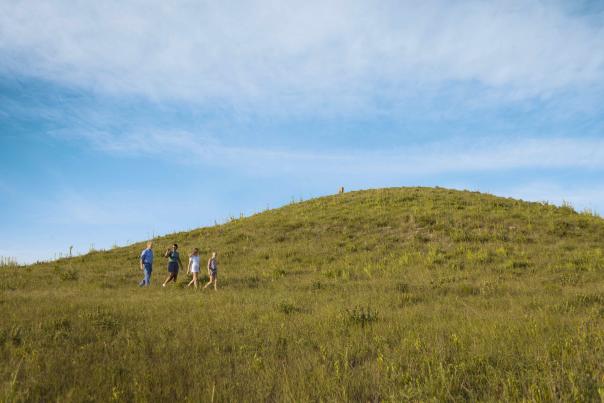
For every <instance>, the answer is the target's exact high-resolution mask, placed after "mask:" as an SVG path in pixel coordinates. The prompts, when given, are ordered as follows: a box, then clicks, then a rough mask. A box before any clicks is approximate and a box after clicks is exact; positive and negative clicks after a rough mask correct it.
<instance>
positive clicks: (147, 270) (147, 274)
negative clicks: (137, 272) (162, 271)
mask: <svg viewBox="0 0 604 403" xmlns="http://www.w3.org/2000/svg"><path fill="white" fill-rule="evenodd" d="M151 271H152V269H151V267H145V278H144V281H145V286H147V287H149V286H150V285H151Z"/></svg>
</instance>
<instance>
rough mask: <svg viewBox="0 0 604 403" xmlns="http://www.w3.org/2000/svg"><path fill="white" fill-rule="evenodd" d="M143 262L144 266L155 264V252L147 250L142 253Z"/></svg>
mask: <svg viewBox="0 0 604 403" xmlns="http://www.w3.org/2000/svg"><path fill="white" fill-rule="evenodd" d="M141 260H142V262H143V264H153V251H152V250H151V249H145V250H144V251H143V253H141Z"/></svg>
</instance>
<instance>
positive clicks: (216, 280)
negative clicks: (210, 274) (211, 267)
mask: <svg viewBox="0 0 604 403" xmlns="http://www.w3.org/2000/svg"><path fill="white" fill-rule="evenodd" d="M214 291H218V276H217V275H214Z"/></svg>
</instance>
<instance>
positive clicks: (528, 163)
mask: <svg viewBox="0 0 604 403" xmlns="http://www.w3.org/2000/svg"><path fill="white" fill-rule="evenodd" d="M55 135H60V134H58V133H56V134H55ZM73 136H74V135H71V138H72V139H73ZM77 138H79V139H80V140H84V141H87V142H89V143H90V144H92V146H94V147H96V148H98V149H100V150H102V151H104V152H108V153H114V154H119V155H130V156H137V155H144V156H149V155H150V156H155V157H158V158H163V156H165V155H166V153H165V150H166V149H170V150H180V151H179V153H180V154H181V155H187V156H188V157H187V158H183V159H182V160H180V161H181V163H184V164H188V165H199V164H204V165H211V166H217V167H223V168H231V169H233V168H235V169H238V170H239V171H240V172H251V173H255V174H262V175H267V174H268V175H279V174H282V173H289V174H297V175H305V174H308V173H334V172H339V173H346V174H364V175H367V174H372V175H379V174H397V173H398V174H405V175H408V176H423V175H435V174H442V173H463V172H494V171H506V170H515V169H536V168H538V169H563V168H581V169H597V170H600V169H604V139H600V138H571V137H568V138H538V139H537V138H535V139H531V138H526V139H523V140H518V139H514V140H508V141H506V140H502V139H501V138H496V137H494V138H491V139H489V138H484V139H482V140H480V141H476V140H471V142H470V140H465V141H453V140H443V141H440V142H437V143H428V144H423V145H413V146H408V147H405V148H398V149H389V150H369V151H360V150H353V151H338V150H330V151H324V150H299V149H298V150H291V149H278V148H250V147H248V148H243V147H229V146H224V145H221V144H220V143H219V142H218V141H217V140H216V139H214V138H213V137H211V136H209V135H202V136H200V135H196V134H194V133H191V132H187V131H175V132H172V131H157V130H152V129H150V130H148V131H145V132H134V133H127V134H110V133H94V132H85V134H79V135H77ZM170 158H171V157H170Z"/></svg>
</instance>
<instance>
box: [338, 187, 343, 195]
mask: <svg viewBox="0 0 604 403" xmlns="http://www.w3.org/2000/svg"><path fill="white" fill-rule="evenodd" d="M338 193H339V194H342V193H344V186H340V190H338Z"/></svg>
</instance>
